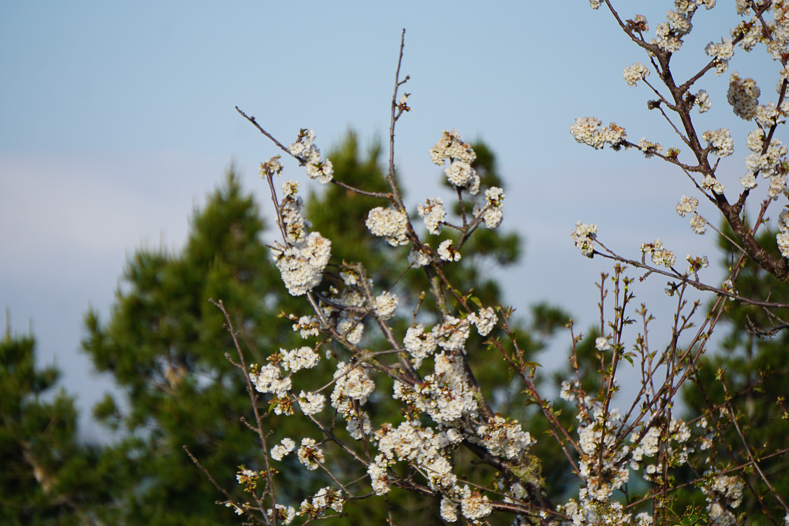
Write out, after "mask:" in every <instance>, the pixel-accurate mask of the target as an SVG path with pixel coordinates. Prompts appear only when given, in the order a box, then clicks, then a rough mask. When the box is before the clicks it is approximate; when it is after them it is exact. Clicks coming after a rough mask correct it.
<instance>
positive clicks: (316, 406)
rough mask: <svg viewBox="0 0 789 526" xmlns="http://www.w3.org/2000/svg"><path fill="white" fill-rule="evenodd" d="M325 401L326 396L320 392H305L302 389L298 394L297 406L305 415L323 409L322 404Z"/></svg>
mask: <svg viewBox="0 0 789 526" xmlns="http://www.w3.org/2000/svg"><path fill="white" fill-rule="evenodd" d="M325 403H326V397H325V396H323V395H322V394H320V393H305V392H304V391H302V392H301V393H300V394H299V407H301V410H302V412H303V413H304V414H305V415H314V414H316V413H320V412H321V411H323V405H324V404H325Z"/></svg>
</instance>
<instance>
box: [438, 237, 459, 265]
mask: <svg viewBox="0 0 789 526" xmlns="http://www.w3.org/2000/svg"><path fill="white" fill-rule="evenodd" d="M438 257H440V258H441V259H442V260H444V261H450V262H452V261H460V252H458V251H457V250H455V247H453V246H452V240H451V239H447V240H445V241H442V242H441V243H440V244H439V245H438Z"/></svg>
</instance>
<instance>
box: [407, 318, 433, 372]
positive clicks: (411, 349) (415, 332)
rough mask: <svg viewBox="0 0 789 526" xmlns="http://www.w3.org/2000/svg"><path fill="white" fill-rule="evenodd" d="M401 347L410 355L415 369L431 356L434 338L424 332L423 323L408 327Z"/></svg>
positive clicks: (431, 334)
mask: <svg viewBox="0 0 789 526" xmlns="http://www.w3.org/2000/svg"><path fill="white" fill-rule="evenodd" d="M403 345H405V348H406V350H407V351H408V353H409V354H410V355H411V361H412V362H413V363H414V367H416V368H417V369H418V368H419V366H420V365H422V360H424V359H425V358H427V357H428V356H430V355H431V354H433V352H434V351H435V350H436V346H437V343H436V337H435V335H434V334H433V333H430V332H425V325H424V323H420V324H417V325H414V326H412V327H409V328H408V330H407V331H406V333H405V338H404V339H403Z"/></svg>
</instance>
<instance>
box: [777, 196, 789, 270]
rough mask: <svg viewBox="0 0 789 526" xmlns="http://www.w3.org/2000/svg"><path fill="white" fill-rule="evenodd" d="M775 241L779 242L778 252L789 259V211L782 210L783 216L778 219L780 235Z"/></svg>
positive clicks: (778, 234)
mask: <svg viewBox="0 0 789 526" xmlns="http://www.w3.org/2000/svg"><path fill="white" fill-rule="evenodd" d="M775 240H776V241H777V242H778V250H780V251H781V255H782V256H783V257H785V258H789V209H786V208H784V209H783V210H781V215H780V216H779V217H778V233H777V234H776V235H775Z"/></svg>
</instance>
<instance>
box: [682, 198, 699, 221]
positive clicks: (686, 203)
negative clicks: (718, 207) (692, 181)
mask: <svg viewBox="0 0 789 526" xmlns="http://www.w3.org/2000/svg"><path fill="white" fill-rule="evenodd" d="M697 206H699V200H698V199H696V198H695V197H688V196H686V195H683V196H682V199H680V201H679V204H678V205H677V213H678V214H679V216H680V217H685V216H686V215H687V214H690V213H693V212H695V211H696V207H697Z"/></svg>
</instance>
